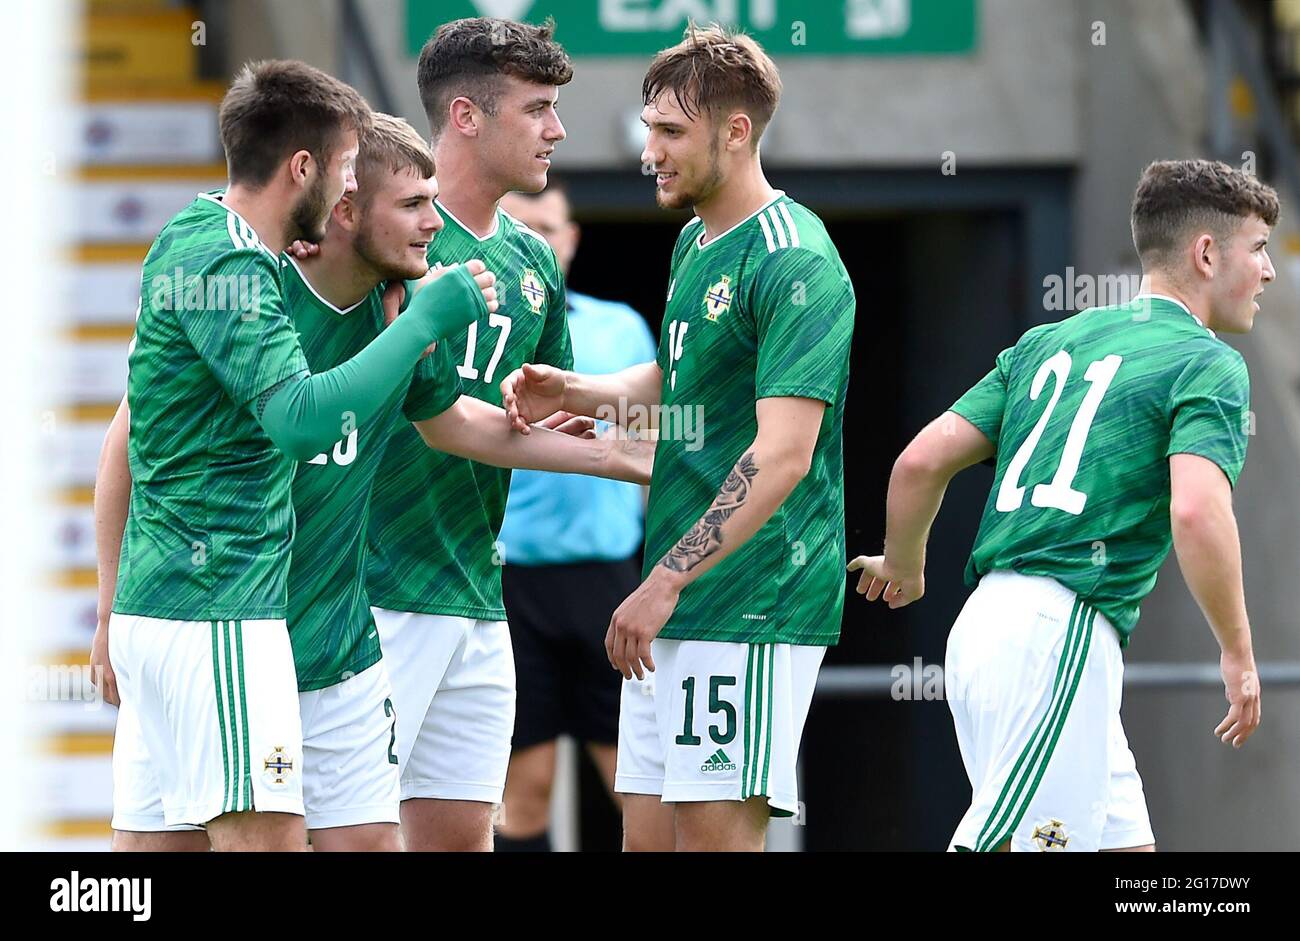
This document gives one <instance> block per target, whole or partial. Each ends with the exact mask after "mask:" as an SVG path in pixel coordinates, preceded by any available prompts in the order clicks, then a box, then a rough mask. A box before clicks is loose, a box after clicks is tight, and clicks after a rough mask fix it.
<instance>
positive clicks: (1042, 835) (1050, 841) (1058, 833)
mask: <svg viewBox="0 0 1300 941" xmlns="http://www.w3.org/2000/svg"><path fill="white" fill-rule="evenodd" d="M1034 842H1035V843H1037V844H1038V848H1039V849H1040V850H1042V851H1043V852H1044V853H1046V852H1050V851H1051V850H1063V849H1065V844H1066V843H1069V842H1070V838H1069V836H1067V835H1066V832H1065V824H1063V823H1061V821H1059V820H1053V821H1052V822H1051V823H1045V824H1040V825H1039V826H1036V827H1034Z"/></svg>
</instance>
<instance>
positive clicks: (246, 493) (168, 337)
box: [113, 193, 307, 621]
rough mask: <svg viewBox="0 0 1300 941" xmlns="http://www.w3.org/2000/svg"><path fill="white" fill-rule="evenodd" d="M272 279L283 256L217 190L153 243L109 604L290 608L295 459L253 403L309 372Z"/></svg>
mask: <svg viewBox="0 0 1300 941" xmlns="http://www.w3.org/2000/svg"><path fill="white" fill-rule="evenodd" d="M280 290H281V288H280V260H279V259H278V258H277V257H276V256H275V254H274V253H273V252H271V250H270V249H268V248H267V247H266V246H265V245H263V244H262V242H261V241H260V240H259V239H258V236H257V233H256V232H254V231H253V227H252V226H251V225H249V224H248V222H247V221H246V220H244V219H243V218H241V217H240V216H239V215H238V214H237V213H235V212H234V211H233V210H230V209H228V208H226V206H225V205H223V204H222V202H221V199H220V193H216V194H212V193H201V194H199V196H198V197H197V198H196V199H195V200H194V202H192V203H191V204H190V205H189V206H188V207H187V208H186V209H184V210H182V211H181V212H180V213H178V214H177V215H176V216H174V217H173V218H172V219H171V221H170V222H168V223H167V225H166V226H165V227H164V228H163V230H162V232H160V233H159V235H158V238H157V239H156V240H155V241H154V243H153V246H152V247H151V248H150V249H149V254H148V255H147V256H146V257H145V261H144V271H143V275H142V281H141V290H140V311H139V315H138V317H137V320H136V332H135V339H134V341H133V342H132V349H131V352H130V355H129V358H128V365H129V373H128V378H127V402H128V404H129V406H130V409H131V433H130V436H129V439H128V445H127V450H128V455H129V461H130V468H131V505H130V512H129V513H128V515H127V521H126V533H125V536H124V538H123V542H122V558H121V564H120V568H119V572H118V581H117V596H116V598H115V599H114V602H113V610H114V611H117V612H119V613H121V614H136V615H144V616H147V617H156V618H169V619H174V620H183V621H209V620H240V619H248V620H251V619H256V618H283V617H285V583H286V578H287V576H288V572H289V547H290V543H291V541H292V539H293V511H292V508H291V507H290V495H289V487H290V482H291V481H292V479H293V470H294V468H293V462H292V461H291V460H290V459H289V458H288V457H287V456H286V455H285V454H284V453H283V452H281V451H279V450H278V449H277V448H276V447H275V446H274V445H273V444H272V443H271V439H270V438H269V437H268V436H267V434H266V432H265V431H263V430H262V427H261V425H260V424H259V423H258V421H257V419H256V418H255V417H254V414H253V405H254V404H255V400H256V399H257V397H258V395H259V394H260V393H262V392H264V391H266V390H267V389H269V388H270V387H271V386H273V385H275V384H276V383H279V382H281V381H283V380H285V379H288V378H290V377H291V376H294V375H297V374H300V373H306V372H307V361H306V359H304V358H303V354H302V350H301V349H300V348H299V345H298V337H297V334H296V332H295V331H294V328H293V324H292V323H291V322H290V319H289V316H288V314H287V312H286V310H285V307H284V303H283V299H282V297H281V293H280Z"/></svg>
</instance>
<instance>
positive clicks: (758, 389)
mask: <svg viewBox="0 0 1300 941" xmlns="http://www.w3.org/2000/svg"><path fill="white" fill-rule="evenodd" d="M750 305H751V309H752V310H753V316H754V326H755V328H756V331H757V335H758V370H757V374H756V376H755V381H754V391H755V397H756V398H760V399H763V398H774V397H777V396H799V397H802V398H810V399H820V400H821V401H823V402H826V403H828V404H834V403H835V399H836V397H837V395H838V394H839V390H840V388H841V386H842V384H843V379H844V372H845V370H846V369H847V364H848V355H849V345H850V344H851V342H852V340H853V315H854V297H853V288H852V286H851V285H850V284H849V283H848V280H847V279H846V278H845V277H844V276H843V275H842V274H841V272H840V271H839V270H838V268H837V267H836V266H835V265H834V264H832V263H831V262H830V261H829V260H828V259H827V258H826V257H824V256H823V255H820V254H818V253H817V252H814V251H812V250H811V249H807V248H788V249H782V250H780V251H777V252H773V253H772V254H770V255H768V256H767V257H766V258H764V259H763V261H762V262H761V263H760V264H759V266H758V270H757V272H756V275H755V281H754V283H753V285H752V286H751V289H750Z"/></svg>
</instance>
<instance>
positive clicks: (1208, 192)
mask: <svg viewBox="0 0 1300 941" xmlns="http://www.w3.org/2000/svg"><path fill="white" fill-rule="evenodd" d="M1278 212H1279V205H1278V199H1277V193H1276V192H1275V191H1274V189H1273V188H1272V187H1271V186H1269V185H1268V184H1266V183H1263V182H1261V181H1260V180H1259V179H1257V178H1256V177H1255V176H1254V175H1253V174H1250V173H1246V172H1245V171H1243V170H1238V169H1236V168H1234V167H1230V166H1228V164H1226V163H1220V162H1219V161H1217V160H1157V161H1156V162H1155V163H1152V164H1150V165H1148V166H1147V168H1146V169H1145V170H1143V171H1142V178H1141V179H1140V180H1139V181H1138V187H1137V192H1136V193H1135V194H1134V196H1133V211H1132V215H1131V221H1132V226H1133V246H1134V247H1135V248H1136V249H1137V253H1138V257H1139V258H1140V259H1141V260H1142V267H1143V268H1162V267H1165V266H1167V265H1169V264H1170V263H1172V262H1173V261H1174V258H1175V256H1176V255H1177V254H1178V252H1180V251H1181V250H1182V249H1183V247H1184V246H1185V245H1186V243H1187V240H1188V239H1189V238H1191V237H1192V236H1193V235H1194V234H1196V233H1197V232H1210V233H1211V234H1212V235H1213V236H1214V237H1215V238H1216V239H1218V240H1220V241H1226V240H1227V239H1229V238H1230V237H1231V236H1232V234H1233V233H1234V232H1236V231H1237V228H1238V227H1239V226H1240V225H1241V222H1242V220H1244V219H1246V218H1248V217H1250V216H1259V217H1260V218H1261V219H1263V220H1264V222H1265V224H1266V225H1268V226H1270V227H1271V226H1275V225H1277V217H1278Z"/></svg>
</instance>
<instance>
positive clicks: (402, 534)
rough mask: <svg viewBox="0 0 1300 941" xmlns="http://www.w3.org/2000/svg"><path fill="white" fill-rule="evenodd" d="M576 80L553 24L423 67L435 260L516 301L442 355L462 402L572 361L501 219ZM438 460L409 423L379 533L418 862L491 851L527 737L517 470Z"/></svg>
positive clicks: (378, 607) (406, 824) (540, 154)
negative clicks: (508, 378) (518, 374)
mask: <svg viewBox="0 0 1300 941" xmlns="http://www.w3.org/2000/svg"><path fill="white" fill-rule="evenodd" d="M572 71H573V70H572V66H571V64H570V62H569V59H568V56H567V55H565V53H564V50H563V49H562V48H561V47H560V46H559V45H558V44H557V43H556V42H555V41H554V40H553V39H552V36H551V29H550V27H549V26H528V25H524V24H520V23H513V22H509V21H505V20H495V19H466V20H457V21H454V22H451V23H447V24H444V25H443V26H442V27H440V28H439V29H438V31H437V32H436V33H435V34H434V35H433V37H432V38H431V39H430V40H429V41H428V43H426V45H425V47H424V49H423V51H422V52H421V54H420V61H419V76H418V77H419V87H420V98H421V101H422V102H423V103H424V107H425V112H426V114H427V116H428V119H429V125H430V129H431V131H432V138H433V150H434V156H435V158H436V162H437V166H438V177H439V181H440V183H441V186H442V195H441V197H440V198H439V200H438V203H437V208H438V212H439V214H440V216H441V218H442V221H443V222H444V228H443V229H442V231H441V232H440V233H439V235H438V238H437V239H436V240H435V241H434V242H433V243H432V244H431V245H430V246H429V262H430V263H431V264H452V263H455V262H459V261H463V260H464V259H466V258H470V257H474V258H482V259H484V261H486V262H487V264H488V265H489V266H490V267H491V268H492V270H493V271H494V272H496V273H497V276H498V287H499V288H500V290H501V294H500V299H501V306H500V308H499V310H497V311H496V312H494V313H492V314H491V315H488V314H484V316H482V317H480V318H479V319H478V320H477V321H476V322H474V323H471V324H470V325H469V328H468V329H467V330H461V331H459V332H458V333H457V334H456V335H455V336H451V337H448V338H447V339H446V340H444V341H443V343H442V344H440V346H441V347H444V348H445V350H446V352H447V353H449V354H450V356H451V360H452V362H453V363H455V364H456V369H457V371H458V373H459V375H460V378H461V388H462V391H463V393H464V395H465V396H468V397H471V398H473V399H479V400H482V402H485V403H488V404H491V405H494V406H495V405H499V404H500V401H501V400H500V393H499V391H498V388H497V385H498V383H499V382H500V380H501V377H502V376H505V375H506V374H507V373H509V372H510V371H511V370H513V369H515V368H517V367H518V366H519V365H520V364H522V363H524V362H528V361H530V360H531V361H541V362H547V363H554V364H556V365H559V366H567V365H569V364H570V363H571V362H572V353H571V350H570V346H569V331H568V325H567V321H566V318H565V302H564V285H563V280H562V278H561V275H560V272H559V266H558V264H557V263H556V261H555V255H554V253H553V252H552V251H551V249H550V246H549V245H547V243H546V240H545V239H544V238H542V236H540V235H538V234H536V233H534V232H532V231H530V230H529V229H527V228H526V227H525V226H522V225H520V224H519V223H517V222H516V221H515V220H514V219H512V218H511V217H509V216H508V215H506V214H505V213H503V212H501V211H500V209H499V208H498V206H497V201H498V200H499V199H500V198H501V197H502V196H503V195H505V194H506V193H508V192H511V191H514V190H528V191H536V190H540V189H542V188H543V187H544V186H545V184H546V172H547V168H548V167H549V166H550V153H551V151H552V150H554V148H555V146H556V144H558V143H559V142H560V141H561V140H563V139H564V127H563V125H562V124H561V123H560V119H559V116H558V115H557V114H556V110H555V108H556V100H557V98H558V96H559V90H560V86H561V85H564V84H565V83H567V82H568V81H569V79H570V77H571V76H572ZM403 316H404V315H403ZM399 320H400V318H399ZM425 445H426V443H425V441H423V440H422V439H421V436H420V434H419V432H417V431H416V430H415V429H414V428H412V427H410V426H407V427H403V428H399V429H398V430H397V431H395V432H394V434H393V437H392V440H391V441H390V442H389V446H388V450H387V451H386V452H385V454H384V460H383V465H382V467H381V469H380V471H379V476H378V478H377V480H376V484H375V493H374V498H373V501H372V510H371V519H370V525H369V536H368V542H369V546H370V557H369V561H368V588H369V592H370V600H371V603H372V604H373V605H374V607H375V612H374V613H375V622H376V624H377V626H378V630H379V638H380V641H381V642H382V644H383V648H384V656H385V662H387V663H388V667H389V675H390V678H391V680H392V684H393V701H394V703H395V704H396V706H397V712H398V714H399V715H400V716H401V717H402V718H401V720H400V721H399V722H398V724H397V745H396V749H397V756H398V760H399V762H400V766H401V772H402V798H403V801H402V831H403V834H404V836H405V838H406V841H407V846H408V848H410V849H415V850H488V849H491V847H492V823H491V820H492V812H493V807H494V805H496V804H499V803H500V802H501V798H502V792H503V790H504V787H505V777H506V768H507V765H508V762H509V758H510V736H511V732H512V730H513V727H514V699H515V691H514V690H515V687H514V657H513V653H512V650H511V645H510V635H509V633H508V628H507V626H506V623H505V609H504V607H503V606H502V601H501V573H500V566H501V565H502V564H503V563H504V562H505V561H506V555H507V552H508V547H502V546H500V545H498V544H497V534H498V533H499V532H500V529H501V523H502V520H503V519H504V515H505V505H506V495H507V493H508V490H509V484H510V472H509V471H508V470H504V469H500V468H496V467H489V466H486V465H485V464H483V463H481V461H475V460H467V459H466V458H464V457H458V456H455V455H452V454H447V453H442V452H438V451H433V450H430V449H429V448H428V447H426V446H425Z"/></svg>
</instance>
